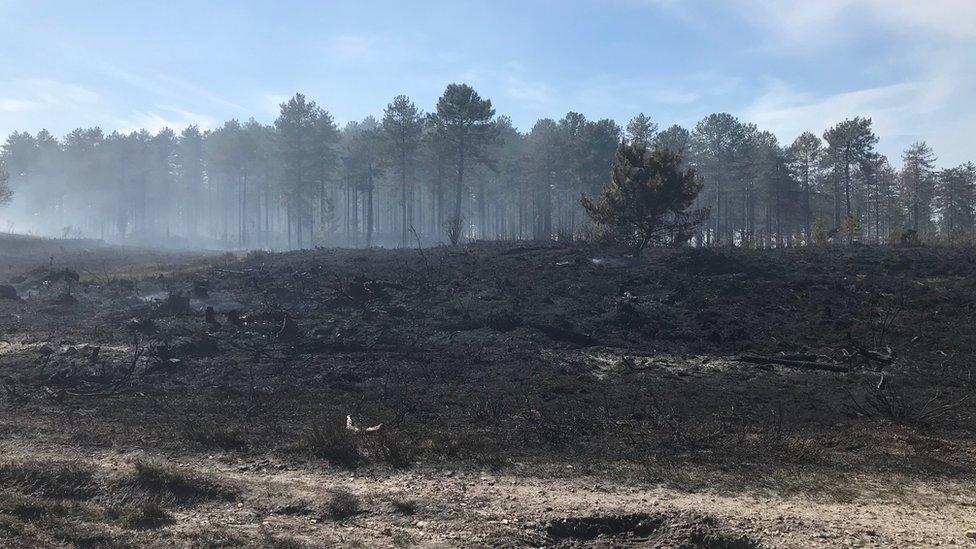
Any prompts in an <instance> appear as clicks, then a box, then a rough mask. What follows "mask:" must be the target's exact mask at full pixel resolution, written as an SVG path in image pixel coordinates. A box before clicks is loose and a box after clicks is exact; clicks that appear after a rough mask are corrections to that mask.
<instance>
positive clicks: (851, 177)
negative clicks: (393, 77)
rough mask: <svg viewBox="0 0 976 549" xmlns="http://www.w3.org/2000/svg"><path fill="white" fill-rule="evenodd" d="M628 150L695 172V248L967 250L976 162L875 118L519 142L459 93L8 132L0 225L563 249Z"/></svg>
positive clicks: (547, 130) (592, 127)
mask: <svg viewBox="0 0 976 549" xmlns="http://www.w3.org/2000/svg"><path fill="white" fill-rule="evenodd" d="M621 143H627V144H630V145H634V144H642V145H645V146H646V147H648V148H651V149H666V150H668V151H671V152H673V153H674V154H675V155H677V158H678V159H679V161H680V163H681V165H682V167H691V168H694V170H695V172H696V173H697V174H698V176H699V177H700V178H701V179H702V181H703V188H702V189H701V191H700V193H698V195H697V197H696V198H695V199H694V203H693V204H691V205H690V206H689V207H690V208H693V209H694V211H696V212H703V213H707V218H705V221H704V222H702V223H701V224H699V225H698V226H697V228H696V230H695V234H694V235H691V236H690V238H689V239H687V240H689V241H691V242H692V243H694V244H696V245H702V246H705V245H728V244H734V245H742V246H753V247H777V246H795V245H805V244H816V243H826V242H828V241H844V242H853V241H861V242H870V243H882V242H890V241H892V240H906V239H910V240H915V239H919V240H923V241H928V242H943V243H949V244H960V243H969V242H972V241H973V239H974V236H976V166H974V165H973V164H972V163H966V164H963V165H961V166H957V167H953V168H945V169H938V168H937V167H936V156H935V154H934V152H933V151H932V149H931V148H930V147H929V146H928V145H926V144H925V143H924V142H919V143H916V144H914V145H912V146H911V147H910V148H909V149H908V150H906V151H905V152H904V154H903V155H902V158H901V159H900V160H901V167H900V168H896V167H895V166H894V165H893V164H892V162H891V161H890V160H889V159H888V158H886V157H885V156H883V155H881V154H879V153H878V152H877V151H876V150H875V146H876V145H877V143H878V137H877V136H876V135H875V134H874V131H873V129H872V122H871V119H869V118H860V117H857V118H853V119H849V120H844V121H842V122H840V123H838V124H836V125H835V126H833V127H831V128H828V129H827V130H826V131H824V132H823V134H822V135H821V136H818V135H816V134H814V133H812V132H806V133H803V134H802V135H800V136H799V137H797V138H796V139H795V140H794V141H793V142H792V143H790V144H781V143H780V142H779V141H778V140H777V138H776V136H775V135H773V134H772V133H771V132H768V131H763V130H760V129H759V128H758V127H756V126H755V125H754V124H750V123H746V122H743V121H740V120H739V119H737V118H736V117H735V116H732V115H730V114H727V113H720V114H712V115H709V116H707V117H706V118H705V119H703V120H702V121H700V122H699V123H698V124H696V125H695V126H694V127H693V128H684V127H681V126H679V125H673V126H670V127H668V128H666V129H664V130H659V128H658V125H657V124H656V123H655V122H654V121H652V119H651V118H649V117H648V116H646V115H644V114H639V115H637V116H635V117H634V118H633V119H631V120H630V121H629V122H628V123H627V124H626V126H623V127H622V126H620V125H618V124H617V123H616V122H615V121H613V120H609V119H602V120H587V119H586V117H585V116H583V115H582V114H580V113H576V112H571V113H568V114H567V115H566V116H564V117H563V118H562V119H560V120H553V119H549V118H544V119H541V120H539V121H538V122H536V123H535V125H534V126H533V127H532V128H531V129H530V130H529V131H527V132H522V131H519V130H518V129H516V128H515V127H514V126H513V124H512V122H511V120H510V119H509V118H507V117H505V116H497V115H496V112H495V109H494V108H493V106H492V103H491V101H490V100H489V99H486V98H482V97H481V96H480V95H479V94H478V93H477V92H476V91H475V90H474V89H473V88H471V87H470V86H468V85H465V84H451V85H449V86H447V89H446V90H445V91H444V94H443V95H442V96H441V97H440V98H439V100H438V101H437V104H436V105H435V106H434V108H433V109H432V110H431V111H430V112H426V113H425V112H424V111H423V110H422V109H421V108H419V107H418V106H417V105H416V104H414V103H413V102H412V101H411V100H410V99H409V98H408V97H406V96H398V97H395V98H394V99H393V100H392V101H391V102H390V103H389V105H387V106H386V108H385V109H384V111H383V114H382V116H380V117H379V118H376V117H373V116H369V117H367V118H365V119H364V120H362V121H354V122H350V123H348V124H345V125H344V126H343V127H339V125H338V124H336V122H335V120H334V119H333V117H332V116H331V115H330V114H329V112H328V111H327V110H326V109H324V108H323V107H321V106H319V105H317V104H316V103H315V102H314V101H311V100H309V99H307V98H306V97H304V96H303V95H301V94H296V95H295V96H294V97H292V98H290V99H289V100H287V101H286V102H284V103H282V104H281V110H280V114H279V116H278V118H277V119H276V120H275V121H274V123H273V124H270V125H269V124H262V123H260V122H258V121H256V120H254V119H251V120H248V121H245V122H240V121H238V120H231V121H229V122H226V123H225V124H223V126H221V127H219V128H216V129H208V130H201V129H200V128H199V127H197V126H189V127H187V128H185V129H183V130H182V131H181V132H179V133H176V132H175V131H173V130H171V129H164V130H162V131H159V132H157V133H155V134H153V133H151V132H149V131H146V130H141V131H136V132H131V133H122V132H118V131H116V132H113V133H111V134H108V135H106V134H105V133H104V132H103V131H102V130H101V129H100V128H89V129H80V128H79V129H76V130H74V131H72V132H71V133H69V134H68V135H66V136H64V137H63V138H60V139H59V138H58V137H56V136H54V135H52V134H51V133H50V132H47V131H44V130H42V131H40V132H38V133H37V134H36V135H31V134H30V133H27V132H14V133H12V134H11V135H10V136H9V137H7V139H6V141H5V142H4V143H3V145H2V146H0V203H2V202H3V201H8V202H9V201H10V200H11V197H12V198H13V201H14V206H15V209H16V211H17V212H19V213H20V216H19V217H13V218H12V219H13V221H8V223H7V226H6V227H3V226H0V229H7V230H33V231H37V232H41V231H43V232H47V233H51V232H52V229H55V228H56V230H57V231H58V232H60V233H61V234H62V235H64V236H74V235H78V236H82V235H83V236H93V237H99V238H104V239H111V240H126V241H131V242H140V243H156V244H159V243H161V242H164V243H167V244H168V245H173V246H179V245H187V246H191V245H193V246H200V245H203V246H210V247H226V248H241V249H243V248H259V247H260V248H269V249H292V248H302V247H309V246H314V245H343V246H373V245H387V246H410V245H413V244H417V243H428V242H441V241H446V240H451V241H458V240H460V239H465V238H467V239H519V240H521V239H542V240H548V239H559V240H572V239H578V238H585V237H587V236H589V235H590V234H591V231H592V229H591V227H590V223H589V222H588V220H587V216H586V214H585V211H584V208H583V206H582V204H581V200H580V199H581V197H582V196H584V195H585V196H589V197H595V196H597V195H599V194H600V192H601V190H602V189H603V188H604V187H605V185H606V184H607V183H609V181H610V171H611V165H612V163H613V159H614V155H615V153H617V151H618V147H619V146H620V145H621ZM4 213H11V212H3V211H0V216H2V215H3V214H4ZM2 219H3V218H2V217H0V220H2ZM0 223H2V221H0Z"/></svg>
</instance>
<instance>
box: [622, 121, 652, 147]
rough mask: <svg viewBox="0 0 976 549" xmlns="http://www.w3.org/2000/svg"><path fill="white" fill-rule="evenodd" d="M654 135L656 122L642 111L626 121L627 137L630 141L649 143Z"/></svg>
mask: <svg viewBox="0 0 976 549" xmlns="http://www.w3.org/2000/svg"><path fill="white" fill-rule="evenodd" d="M656 135H657V124H656V123H654V122H652V121H651V118H650V117H649V116H647V115H645V114H644V113H640V114H638V115H637V116H635V117H633V118H631V119H630V122H628V123H627V139H628V140H629V141H630V142H631V143H643V144H645V145H650V144H651V143H653V142H654V137H655V136H656Z"/></svg>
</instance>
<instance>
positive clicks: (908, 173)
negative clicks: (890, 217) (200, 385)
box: [901, 141, 936, 237]
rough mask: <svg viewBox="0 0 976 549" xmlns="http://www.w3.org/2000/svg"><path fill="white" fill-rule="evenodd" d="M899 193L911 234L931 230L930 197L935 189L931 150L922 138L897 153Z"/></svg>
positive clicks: (922, 233) (933, 162)
mask: <svg viewBox="0 0 976 549" xmlns="http://www.w3.org/2000/svg"><path fill="white" fill-rule="evenodd" d="M901 159H902V162H904V167H903V168H902V172H901V175H902V197H903V198H904V200H905V209H906V210H907V211H908V222H909V224H910V226H911V228H912V230H913V231H915V234H917V235H919V236H921V237H927V236H929V234H930V233H931V223H932V199H933V193H934V190H935V160H936V158H935V153H933V152H932V149H931V148H930V147H929V146H928V145H927V144H926V143H925V142H924V141H922V142H919V143H915V144H913V145H912V146H911V147H909V148H908V150H906V151H905V153H904V154H903V155H902V157H901Z"/></svg>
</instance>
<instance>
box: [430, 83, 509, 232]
mask: <svg viewBox="0 0 976 549" xmlns="http://www.w3.org/2000/svg"><path fill="white" fill-rule="evenodd" d="M494 116H495V109H493V108H492V107H491V100H490V99H482V98H481V96H480V95H478V92H476V91H474V89H473V88H472V87H471V86H469V85H467V84H451V85H449V86H448V87H447V89H446V90H444V95H442V96H441V98H440V99H438V100H437V115H436V117H434V118H433V121H434V123H435V124H436V125H437V128H438V131H439V132H440V133H441V135H442V136H443V137H444V138H445V139H446V140H447V141H448V142H450V143H451V145H452V147H453V149H454V158H455V161H456V168H457V178H456V179H455V183H454V185H455V186H454V216H453V218H452V219H450V220H449V223H450V225H451V228H450V230H449V232H451V233H452V238H458V237H459V236H460V233H461V231H462V225H463V223H462V219H463V218H462V211H461V199H462V197H463V194H464V167H465V163H466V162H467V160H468V159H469V158H471V157H472V156H475V155H477V154H478V153H479V151H480V149H481V148H482V147H483V146H484V144H485V143H486V142H487V141H488V140H489V139H490V138H491V136H492V127H493V125H492V118H493V117H494Z"/></svg>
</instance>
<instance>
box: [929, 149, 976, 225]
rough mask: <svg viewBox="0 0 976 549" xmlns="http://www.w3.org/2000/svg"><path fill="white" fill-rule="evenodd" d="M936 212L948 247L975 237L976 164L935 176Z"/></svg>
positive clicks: (959, 167)
mask: <svg viewBox="0 0 976 549" xmlns="http://www.w3.org/2000/svg"><path fill="white" fill-rule="evenodd" d="M935 181H936V188H935V209H936V212H937V213H938V214H939V221H940V229H941V232H942V234H943V235H944V237H945V239H946V241H947V242H948V243H949V244H955V243H956V242H959V241H960V240H962V239H964V238H967V237H968V238H972V237H973V228H974V222H976V164H973V163H972V162H967V163H966V164H963V165H961V166H957V167H955V168H949V169H945V170H941V171H940V172H938V174H937V176H936V179H935Z"/></svg>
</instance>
